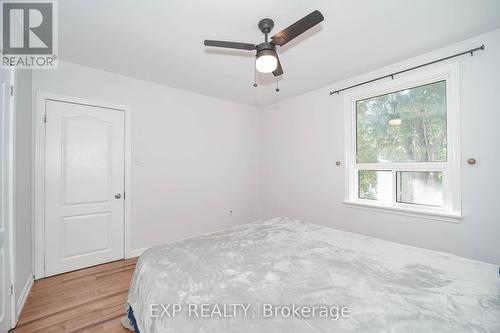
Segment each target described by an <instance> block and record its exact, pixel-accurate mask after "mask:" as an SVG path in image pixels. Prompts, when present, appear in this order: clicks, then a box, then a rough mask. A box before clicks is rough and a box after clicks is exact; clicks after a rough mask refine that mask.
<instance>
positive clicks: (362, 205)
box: [344, 201, 462, 223]
mask: <svg viewBox="0 0 500 333" xmlns="http://www.w3.org/2000/svg"><path fill="white" fill-rule="evenodd" d="M344 205H346V206H347V207H350V208H358V209H366V210H371V211H377V212H382V213H388V214H394V215H404V216H410V217H416V218H423V219H429V220H437V221H442V222H449V223H460V221H461V219H462V215H461V214H454V213H447V212H441V211H429V210H425V211H424V210H419V209H411V208H406V207H397V206H387V205H383V204H371V203H367V202H364V201H344Z"/></svg>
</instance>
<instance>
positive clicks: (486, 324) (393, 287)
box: [128, 218, 500, 333]
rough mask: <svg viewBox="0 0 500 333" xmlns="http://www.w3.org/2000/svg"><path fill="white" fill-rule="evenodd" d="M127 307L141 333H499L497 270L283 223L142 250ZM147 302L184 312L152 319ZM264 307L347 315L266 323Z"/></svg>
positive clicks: (297, 223) (499, 283)
mask: <svg viewBox="0 0 500 333" xmlns="http://www.w3.org/2000/svg"><path fill="white" fill-rule="evenodd" d="M128 302H129V304H130V306H131V307H132V309H133V311H134V315H135V318H136V320H137V325H138V327H139V330H140V332H141V333H160V332H161V333H166V332H176V333H177V332H200V333H201V332H203V333H208V332H231V333H237V332H287V333H292V332H500V277H498V267H497V266H494V265H492V264H487V263H483V262H478V261H473V260H468V259H465V258H461V257H457V256H453V255H449V254H444V253H440V252H435V251H430V250H424V249H420V248H415V247H410V246H405V245H401V244H397V243H392V242H388V241H383V240H379V239H375V238H371V237H366V236H362V235H358V234H353V233H348V232H343V231H339V230H335V229H331V228H328V227H324V226H319V225H314V224H308V223H303V222H300V221H297V220H291V219H287V218H279V219H272V220H269V221H265V222H257V223H251V224H247V225H243V226H238V227H234V228H230V229H226V230H223V231H220V232H216V233H212V234H208V235H204V236H201V237H196V238H192V239H186V240H182V241H177V242H173V243H169V244H165V245H161V246H156V247H153V248H151V249H149V250H147V251H146V252H145V253H144V254H143V255H142V256H141V257H140V259H139V261H138V263H137V267H136V270H135V273H134V277H133V281H132V285H131V288H130V292H129V298H128ZM204 303H207V304H211V305H212V307H211V309H212V310H213V309H214V307H215V306H214V304H216V305H219V309H221V308H222V306H223V305H224V304H226V305H227V304H244V305H249V306H250V308H249V309H248V313H247V316H244V313H243V312H242V311H240V313H239V314H238V315H237V316H236V317H235V318H220V317H219V316H218V313H216V316H215V317H213V318H196V316H195V315H196V313H194V312H192V313H190V314H188V310H187V309H188V306H191V305H192V304H194V305H200V304H204ZM151 304H163V306H165V307H168V305H169V304H170V305H172V306H173V304H180V306H181V307H182V311H180V312H178V313H177V314H176V316H175V318H172V317H170V318H169V316H168V315H167V314H166V313H163V316H159V312H162V311H159V312H158V311H156V310H154V314H155V316H154V317H153V316H151V309H152V307H151ZM190 304H191V305H190ZM263 304H273V305H275V306H279V305H288V306H289V305H292V304H296V305H297V306H306V307H307V306H310V307H311V306H330V307H337V308H341V307H348V308H349V309H350V313H349V316H346V317H344V318H339V319H337V320H333V319H332V318H320V317H318V316H315V317H313V318H299V317H297V316H295V317H294V318H284V317H283V316H278V317H277V318H263V313H262V311H263ZM156 308H157V306H156V305H153V309H156ZM160 309H162V308H160ZM171 309H172V308H170V310H171ZM198 309H199V308H198ZM169 314H170V316H171V315H172V311H169ZM198 314H199V312H198ZM228 314H229V315H231V314H234V313H233V312H231V311H228V313H224V314H223V315H228ZM252 314H253V315H252ZM254 316H255V317H254Z"/></svg>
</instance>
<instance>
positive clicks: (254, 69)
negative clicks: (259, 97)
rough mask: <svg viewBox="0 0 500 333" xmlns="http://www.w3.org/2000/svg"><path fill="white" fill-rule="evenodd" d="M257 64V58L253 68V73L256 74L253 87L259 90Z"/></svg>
mask: <svg viewBox="0 0 500 333" xmlns="http://www.w3.org/2000/svg"><path fill="white" fill-rule="evenodd" d="M256 63H257V57H256V58H255V63H254V66H253V72H254V78H253V86H254V88H257V86H258V84H257V67H256V66H255V64H256Z"/></svg>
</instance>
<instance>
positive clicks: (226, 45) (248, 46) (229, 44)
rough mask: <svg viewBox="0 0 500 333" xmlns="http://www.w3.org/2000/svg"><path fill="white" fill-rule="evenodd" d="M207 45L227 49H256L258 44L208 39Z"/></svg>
mask: <svg viewBox="0 0 500 333" xmlns="http://www.w3.org/2000/svg"><path fill="white" fill-rule="evenodd" d="M204 44H205V46H214V47H224V48H227V49H238V50H248V51H252V50H255V48H256V46H255V45H254V44H249V43H238V42H224V41H220V40H207V39H205V42H204Z"/></svg>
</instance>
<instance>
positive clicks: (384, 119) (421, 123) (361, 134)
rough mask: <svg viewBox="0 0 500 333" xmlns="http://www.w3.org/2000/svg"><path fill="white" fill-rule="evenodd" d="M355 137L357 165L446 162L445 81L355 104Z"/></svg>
mask: <svg viewBox="0 0 500 333" xmlns="http://www.w3.org/2000/svg"><path fill="white" fill-rule="evenodd" d="M396 117H398V118H400V119H401V124H400V125H399V126H391V125H389V120H390V119H391V118H396ZM356 136H357V147H356V148H357V162H358V163H367V162H372V163H376V162H434V161H446V82H445V81H440V82H435V83H431V84H427V85H424V86H419V87H415V88H410V89H406V90H401V91H398V92H394V93H390V94H386V95H381V96H377V97H372V98H368V99H364V100H361V101H358V102H357V103H356Z"/></svg>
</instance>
